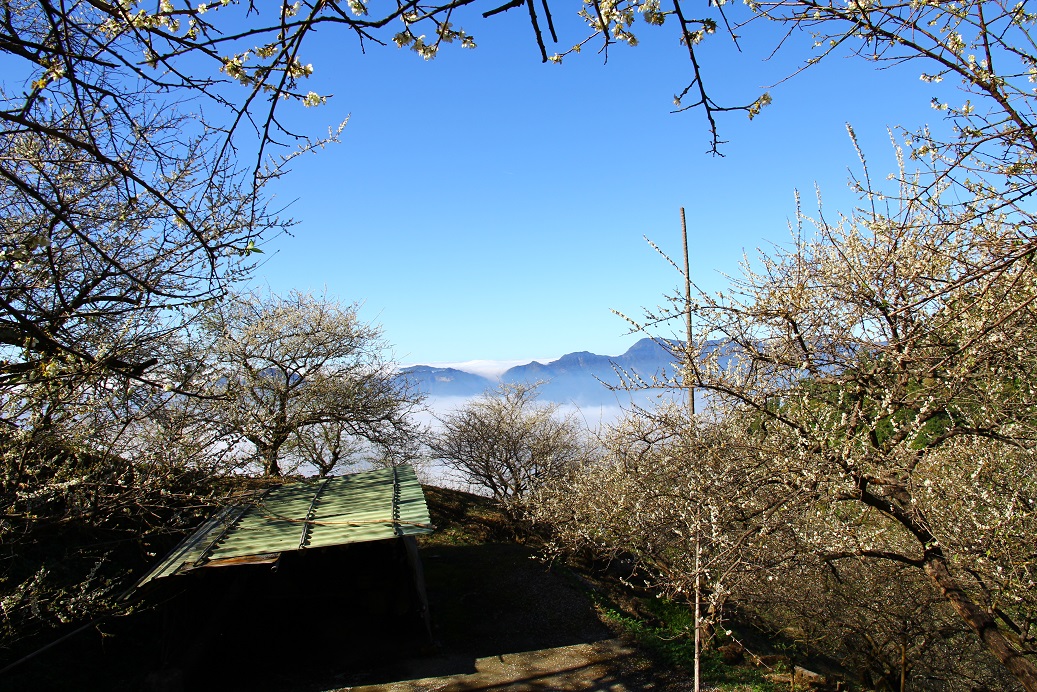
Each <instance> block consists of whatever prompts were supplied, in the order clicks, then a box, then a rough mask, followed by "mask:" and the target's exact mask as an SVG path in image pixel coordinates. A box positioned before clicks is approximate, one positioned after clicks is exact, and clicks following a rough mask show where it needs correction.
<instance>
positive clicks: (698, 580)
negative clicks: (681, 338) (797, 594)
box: [681, 207, 702, 692]
mask: <svg viewBox="0 0 1037 692" xmlns="http://www.w3.org/2000/svg"><path fill="white" fill-rule="evenodd" d="M681 244H682V245H683V246H684V318H685V327H686V328H687V332H686V334H685V336H686V338H687V341H685V342H684V348H685V353H687V359H688V362H687V363H685V364H684V385H685V386H686V387H687V388H688V413H689V414H690V418H692V419H693V418H694V417H695V386H694V385H692V384H691V383H692V378H691V372H692V363H691V354H692V347H691V337H692V332H691V262H690V261H689V259H688V223H687V221H685V218H684V207H681ZM689 423H692V424H693V421H690V420H689ZM689 461H690V460H689ZM698 499H699V502H700V504H699V506H698V507H697V508H696V509H695V687H694V690H695V692H699V690H700V689H702V663H701V661H702V564H701V562H702V534H701V531H702V524H701V512H702V507H701V498H698Z"/></svg>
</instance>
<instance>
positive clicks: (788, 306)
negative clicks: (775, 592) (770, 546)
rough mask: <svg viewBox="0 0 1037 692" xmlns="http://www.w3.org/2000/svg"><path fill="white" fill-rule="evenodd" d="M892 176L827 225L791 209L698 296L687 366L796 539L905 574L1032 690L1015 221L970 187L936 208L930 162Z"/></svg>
mask: <svg viewBox="0 0 1037 692" xmlns="http://www.w3.org/2000/svg"><path fill="white" fill-rule="evenodd" d="M899 178H900V180H901V181H902V182H901V188H900V190H899V191H898V192H897V193H896V194H893V195H890V198H889V199H887V200H886V201H885V202H881V201H875V202H874V204H873V205H870V206H869V207H867V208H865V209H862V210H859V211H858V212H856V213H854V214H852V215H850V216H845V217H840V218H839V220H838V221H837V222H834V223H830V222H828V221H827V220H826V219H824V218H823V217H821V218H818V219H815V220H811V219H809V218H807V217H805V216H802V215H801V216H800V222H801V224H800V225H799V226H797V227H796V229H794V230H795V234H794V237H793V242H792V245H791V247H789V248H781V247H779V248H777V249H776V250H774V251H773V252H771V253H770V254H768V255H762V256H760V257H759V258H758V261H757V263H756V264H755V265H751V266H750V265H747V266H745V267H744V269H743V273H742V276H741V277H740V278H737V279H735V280H733V282H732V285H731V287H730V289H729V290H726V291H723V292H718V293H716V294H706V293H700V295H699V296H698V299H697V301H698V302H697V304H696V305H695V306H694V307H693V309H694V313H695V316H696V325H697V336H698V337H699V338H700V339H701V340H699V341H696V342H694V343H692V344H690V345H688V347H687V350H686V353H685V354H684V367H685V371H684V372H685V373H686V374H685V377H686V378H689V381H690V384H692V385H693V386H695V387H696V388H700V389H702V390H704V391H706V392H708V396H709V400H710V402H711V405H712V406H714V407H716V410H717V411H718V412H723V414H724V415H727V416H737V417H740V418H742V419H743V420H746V421H750V422H751V424H752V425H753V426H754V427H755V428H756V429H758V430H759V431H760V434H761V435H762V436H763V437H762V439H761V442H760V444H761V447H765V448H766V450H767V453H768V454H770V455H772V456H773V458H775V459H780V461H781V465H782V468H783V470H782V475H783V477H784V479H785V482H786V483H788V484H790V485H794V486H796V487H798V488H799V490H800V497H802V498H804V499H805V500H806V501H809V502H810V503H811V505H812V507H813V509H814V510H815V511H816V512H817V518H816V519H815V520H811V521H809V522H804V523H800V524H797V525H796V529H797V531H799V534H800V535H799V536H798V539H797V540H798V541H799V543H800V544H801V545H803V546H805V547H807V548H809V549H810V550H811V551H812V552H813V553H814V554H815V555H818V556H820V557H821V558H822V559H824V560H825V561H827V562H829V563H837V562H839V561H841V560H850V559H853V560H882V561H892V562H895V563H898V564H899V565H903V566H906V567H909V568H911V569H914V570H917V571H919V572H921V573H922V574H924V575H925V576H926V578H927V579H928V581H929V583H930V585H931V588H932V589H934V590H935V591H936V592H937V593H939V594H940V595H941V596H942V598H943V599H945V601H946V603H947V604H949V605H950V607H951V608H953V610H954V611H955V612H956V613H957V614H958V616H959V617H960V618H961V619H962V620H963V621H964V622H965V623H966V624H967V625H968V626H969V627H970V628H971V629H972V630H973V631H974V632H975V633H976V635H977V636H978V637H979V638H980V639H981V640H982V641H983V643H984V644H985V645H986V647H987V648H988V649H989V651H990V652H991V654H992V655H993V656H994V657H995V658H996V659H997V660H998V661H999V662H1000V663H1001V664H1002V665H1003V666H1004V668H1005V669H1006V670H1007V671H1008V672H1010V673H1011V674H1012V675H1014V676H1015V677H1016V678H1017V679H1018V681H1019V682H1020V683H1021V684H1022V686H1023V687H1024V688H1025V689H1028V690H1033V689H1037V665H1035V647H1034V644H1033V642H1034V639H1033V637H1034V631H1033V624H1032V623H1033V622H1034V617H1035V615H1037V610H1035V608H1037V602H1035V601H1034V593H1035V591H1034V588H1033V587H1034V583H1035V580H1034V572H1035V569H1037V561H1035V560H1037V553H1035V552H1034V550H1033V542H1032V538H1030V537H1032V535H1034V531H1035V530H1037V525H1035V523H1034V522H1035V521H1037V513H1035V511H1034V505H1035V503H1037V485H1035V480H1034V479H1035V478H1037V462H1035V456H1034V453H1035V442H1037V428H1035V423H1037V417H1035V413H1037V408H1035V406H1037V400H1035V398H1034V397H1035V392H1037V382H1035V365H1037V352H1035V351H1034V345H1033V342H1032V340H1031V339H1030V338H1029V334H1031V333H1032V332H1033V330H1034V328H1035V326H1037V312H1035V309H1034V306H1035V299H1037V293H1035V290H1037V275H1035V274H1034V271H1035V268H1034V263H1033V261H1032V259H1031V258H1032V252H1027V253H1022V254H1020V253H1021V250H1020V248H1023V247H1028V244H1029V243H1028V241H1027V240H1026V239H1025V237H1024V236H1025V234H1026V233H1027V230H1026V229H1027V228H1028V227H1029V223H1030V221H1029V217H1028V215H1026V214H1025V213H1024V212H1023V211H1022V210H1015V211H1014V212H1013V211H1010V210H1009V209H1008V208H1007V206H1006V205H1005V204H998V203H997V202H994V201H993V200H992V199H991V198H989V197H987V196H986V195H985V193H984V192H982V191H981V193H980V194H978V195H977V196H976V197H975V198H974V199H973V201H972V203H971V204H960V203H958V202H957V201H955V202H953V203H950V202H949V203H947V204H941V203H940V197H941V194H942V193H945V192H947V191H948V190H949V189H950V187H951V186H950V184H949V183H947V182H946V181H944V180H942V179H941V177H940V176H939V175H937V176H936V179H935V180H934V179H931V178H926V177H925V176H922V175H917V176H909V175H907V174H906V173H905V172H904V171H903V170H902V171H901V173H900V175H899ZM877 197H878V196H877V194H876V195H873V199H876V200H877ZM1002 201H1003V200H1002ZM880 204H881V205H883V206H879V205H880ZM807 224H811V225H812V226H813V228H814V234H813V235H812V236H809V235H806V234H804V231H803V226H805V225H807ZM1009 257H1015V259H1014V260H1013V261H1010V262H1009V261H1005V258H1009ZM672 305H673V307H672V310H670V311H665V310H664V311H663V312H661V313H655V314H649V315H648V318H647V321H648V322H651V323H655V324H658V323H659V321H664V320H666V319H667V318H668V317H670V316H672V317H674V318H677V317H683V313H684V310H685V307H686V302H685V299H684V296H683V295H678V296H675V297H674V298H673V300H672ZM707 340H714V342H719V344H721V345H720V346H717V345H716V343H713V344H709V343H707ZM806 516H810V515H806Z"/></svg>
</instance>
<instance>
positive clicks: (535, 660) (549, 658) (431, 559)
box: [335, 543, 643, 691]
mask: <svg viewBox="0 0 1037 692" xmlns="http://www.w3.org/2000/svg"><path fill="white" fill-rule="evenodd" d="M422 558H423V561H424V566H425V577H426V584H427V590H428V598H429V605H430V609H431V613H432V622H433V636H434V642H433V646H432V647H431V648H429V649H428V650H426V651H424V652H414V655H410V656H405V657H404V658H402V659H400V660H397V661H394V662H392V663H391V664H389V665H385V666H381V667H370V668H367V669H366V670H357V671H354V672H344V673H342V674H340V675H337V676H335V682H336V683H337V686H339V687H342V688H350V687H360V688H361V689H364V690H372V691H373V690H379V689H384V690H426V689H428V690H431V689H436V690H440V689H443V690H477V689H497V688H498V687H499V686H501V685H511V686H512V687H510V688H509V689H530V690H535V689H545V690H546V689H552V690H562V689H603V690H604V689H610V690H612V689H624V688H623V687H616V684H618V683H619V681H620V678H621V677H623V676H629V675H630V674H631V671H633V669H634V668H635V666H634V664H633V662H632V661H627V662H624V663H623V665H618V662H619V661H620V660H622V659H627V658H630V657H631V655H632V653H633V652H632V651H631V650H630V649H629V648H628V647H626V646H625V645H623V644H621V643H619V642H616V641H615V640H613V639H612V634H611V633H610V632H609V630H608V629H607V628H606V627H604V626H603V625H602V624H601V622H600V621H599V619H598V617H597V614H596V613H595V609H594V605H593V604H592V603H591V601H590V599H589V598H588V597H587V596H586V595H585V594H584V593H583V592H582V591H581V590H580V588H579V587H578V586H577V585H576V583H575V581H574V580H571V579H570V578H568V577H567V576H566V575H565V574H563V573H559V572H558V571H553V570H551V569H549V568H548V566H547V565H545V564H544V563H543V562H541V561H539V560H537V559H535V555H534V553H533V552H532V551H531V550H529V549H528V548H526V547H524V546H522V545H516V544H499V543H489V544H482V545H460V546H443V545H432V546H428V547H426V548H425V549H424V550H423V553H422ZM445 678H449V679H445ZM565 678H572V679H573V680H575V679H577V678H578V679H579V680H581V682H580V683H579V684H578V685H577V686H567V685H569V684H572V683H567V682H565V681H564V679H565ZM402 681H409V682H402ZM515 685H519V687H514V686H515ZM642 688H643V686H642Z"/></svg>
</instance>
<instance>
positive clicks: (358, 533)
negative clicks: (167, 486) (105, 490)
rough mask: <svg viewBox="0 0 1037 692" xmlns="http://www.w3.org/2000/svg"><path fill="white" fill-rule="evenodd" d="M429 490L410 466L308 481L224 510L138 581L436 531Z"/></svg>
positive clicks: (142, 583) (139, 583) (280, 488)
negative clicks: (427, 495)
mask: <svg viewBox="0 0 1037 692" xmlns="http://www.w3.org/2000/svg"><path fill="white" fill-rule="evenodd" d="M432 529H433V527H432V524H431V521H430V520H429V516H428V507H427V506H426V505H425V494H424V493H423V492H422V490H421V484H419V483H418V478H417V476H416V475H415V474H414V469H412V468H411V467H410V466H397V467H395V468H390V469H379V470H377V471H367V472H364V473H357V474H353V475H350V476H338V477H335V478H327V479H316V480H307V481H301V482H298V483H293V484H291V485H284V486H279V487H275V488H272V489H270V490H268V491H266V492H265V493H263V494H262V495H260V496H258V497H256V498H253V499H252V500H250V501H249V502H247V503H242V504H239V505H234V506H231V507H227V508H225V509H223V510H222V511H221V512H219V513H218V514H216V515H215V516H214V517H212V518H211V519H209V520H208V521H207V522H205V523H204V524H202V526H201V527H199V528H198V530H197V531H195V532H194V533H193V534H192V535H191V536H189V537H188V538H187V539H185V540H184V541H183V542H182V543H181V544H180V545H179V546H177V547H176V548H175V549H174V550H173V552H171V553H170V554H169V555H168V556H167V557H166V558H165V559H164V560H163V561H162V562H161V563H159V564H158V565H157V566H155V567H154V568H153V569H152V570H151V571H150V572H149V573H148V574H147V575H145V577H144V578H143V579H141V580H140V582H138V584H137V587H138V588H139V587H141V586H143V585H144V584H147V583H148V582H149V581H152V580H155V579H160V578H163V577H168V576H171V575H174V574H178V573H182V572H185V571H189V570H192V569H197V568H201V567H206V566H211V565H216V564H221V562H222V564H227V562H226V561H232V560H235V559H240V560H241V561H243V562H245V561H248V559H249V558H254V560H253V561H259V560H264V559H271V560H272V559H275V558H276V556H277V555H279V554H280V553H283V552H285V551H289V550H303V549H306V548H324V547H328V546H333V545H342V544H345V543H360V542H363V541H380V540H385V539H388V538H394V537H396V536H409V535H415V534H422V533H431V532H432Z"/></svg>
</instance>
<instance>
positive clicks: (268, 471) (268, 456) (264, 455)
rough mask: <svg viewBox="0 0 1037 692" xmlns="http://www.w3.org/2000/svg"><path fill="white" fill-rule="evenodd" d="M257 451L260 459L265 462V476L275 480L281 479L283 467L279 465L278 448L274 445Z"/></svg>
mask: <svg viewBox="0 0 1037 692" xmlns="http://www.w3.org/2000/svg"><path fill="white" fill-rule="evenodd" d="M257 451H258V452H259V458H260V459H262V460H263V475H264V476H273V477H275V478H277V477H280V476H281V466H280V465H279V464H278V463H277V452H278V447H276V446H274V445H269V446H263V447H260V448H259V449H258V450H257Z"/></svg>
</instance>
